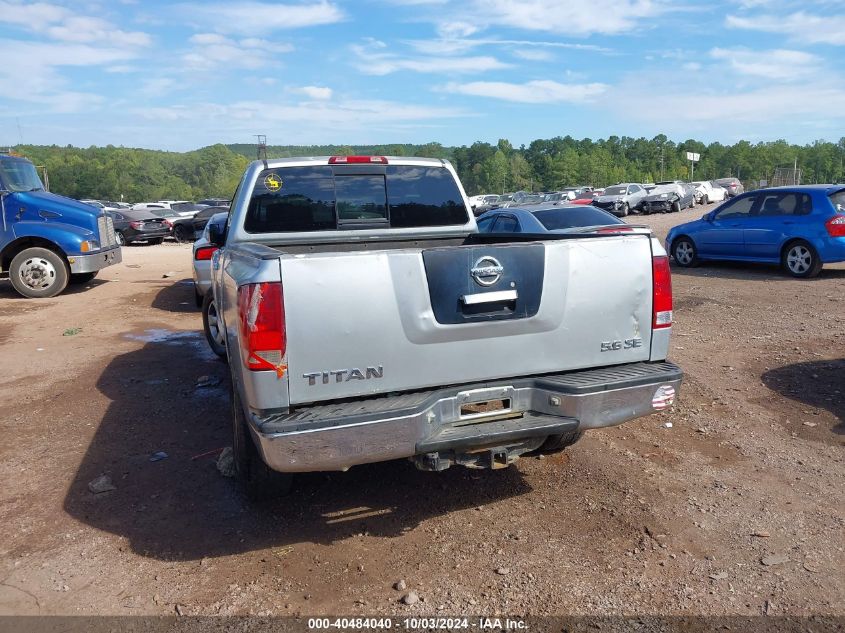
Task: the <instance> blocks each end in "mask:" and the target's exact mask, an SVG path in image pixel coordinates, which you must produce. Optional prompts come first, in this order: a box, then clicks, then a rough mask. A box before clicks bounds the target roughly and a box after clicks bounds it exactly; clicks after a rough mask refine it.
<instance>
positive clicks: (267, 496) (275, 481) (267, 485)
mask: <svg viewBox="0 0 845 633" xmlns="http://www.w3.org/2000/svg"><path fill="white" fill-rule="evenodd" d="M232 455H233V457H234V459H235V473H236V475H237V478H238V480H239V481H240V482H241V485H242V486H243V487H244V489H245V490H246V493H247V496H248V497H249V498H250V499H251V500H253V501H269V500H271V499H275V498H278V497H281V496H283V495H285V494H286V493H287V492H288V491H289V490H290V487H291V484H292V483H293V475H292V474H291V473H280V472H276V471H275V470H273V469H272V468H270V467H269V466H268V465H267V464H265V463H264V460H263V459H261V455H260V454H259V453H258V449H257V448H256V447H255V442H253V440H252V436H251V435H250V432H249V429H248V428H247V422H246V418H245V417H244V410H243V407H242V406H241V398H240V396H239V395H238V390H237V388H236V387H235V384H234V381H232Z"/></svg>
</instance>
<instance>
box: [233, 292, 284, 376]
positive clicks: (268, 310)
mask: <svg viewBox="0 0 845 633" xmlns="http://www.w3.org/2000/svg"><path fill="white" fill-rule="evenodd" d="M238 314H239V316H240V335H241V345H240V347H241V359H242V360H243V363H244V366H245V367H246V368H247V369H249V370H251V371H275V372H276V374H277V375H278V376H279V378H281V377H282V376H284V374H285V371H286V370H287V365H286V363H285V350H286V347H287V341H286V338H285V304H284V299H283V298H282V284H281V283H279V282H265V283H260V284H248V285H246V286H241V287H240V288H238Z"/></svg>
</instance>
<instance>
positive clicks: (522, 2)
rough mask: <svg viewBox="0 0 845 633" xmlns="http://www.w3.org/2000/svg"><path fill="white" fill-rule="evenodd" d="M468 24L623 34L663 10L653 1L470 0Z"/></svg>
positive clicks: (581, 33)
mask: <svg viewBox="0 0 845 633" xmlns="http://www.w3.org/2000/svg"><path fill="white" fill-rule="evenodd" d="M469 7H470V8H469V9H468V11H469V13H471V15H472V17H471V18H467V17H465V18H464V19H466V20H467V21H469V22H472V23H481V24H489V25H494V24H495V25H499V26H505V27H508V28H520V29H525V30H529V31H549V32H553V33H558V32H562V33H566V34H567V35H570V36H571V35H580V36H584V35H591V34H594V33H601V34H613V33H624V32H628V31H630V30H631V29H633V28H634V27H635V26H636V25H637V23H638V22H639V21H640V20H642V19H643V18H650V17H653V16H656V15H658V14H659V13H661V12H662V11H663V10H664V9H663V7H662V6H661V3H659V2H658V1H655V0H567V1H565V2H563V1H561V0H472V4H471V5H469Z"/></svg>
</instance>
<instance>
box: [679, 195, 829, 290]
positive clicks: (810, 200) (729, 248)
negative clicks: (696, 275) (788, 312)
mask: <svg viewBox="0 0 845 633" xmlns="http://www.w3.org/2000/svg"><path fill="white" fill-rule="evenodd" d="M666 250H667V251H668V252H669V253H670V254H671V255H672V257H673V258H674V259H675V262H676V263H677V264H678V265H679V266H683V267H690V266H695V265H696V264H698V263H699V262H701V261H705V260H731V261H748V262H762V263H770V264H780V265H781V266H782V267H783V269H784V271H785V272H787V273H788V274H790V275H792V276H793V277H815V276H816V275H818V274H819V271H820V270H821V269H822V264H827V263H833V262H841V261H845V185H804V186H796V187H774V188H770V189H758V190H756V191H749V192H748V193H744V194H742V195H739V196H736V197H735V198H731V199H730V200H728V201H727V202H725V203H724V204H722V205H721V206H719V207H718V208H716V209H714V210H713V211H711V212H710V213H707V214H706V215H704V216H703V217H702V218H701V219H700V220H696V221H695V222H687V223H686V224H680V225H678V226H676V227H674V228H673V229H672V230H671V231H669V235H668V237H667V238H666Z"/></svg>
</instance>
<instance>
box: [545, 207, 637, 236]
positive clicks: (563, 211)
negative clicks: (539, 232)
mask: <svg viewBox="0 0 845 633" xmlns="http://www.w3.org/2000/svg"><path fill="white" fill-rule="evenodd" d="M534 217H535V218H537V219H538V220H539V221H540V224H542V225H543V226H545V227H546V228H547V229H548V230H549V231H555V230H560V229H574V228H581V227H587V226H607V225H608V224H625V223H624V222H623V221H622V220H620V219H619V218H617V217H616V216H615V215H611V214H610V213H607V212H606V211H602V210H601V209H598V208H596V207H594V206H591V205H583V206H578V205H573V206H571V207H558V208H557V209H544V210H543V211H535V212H534Z"/></svg>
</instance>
